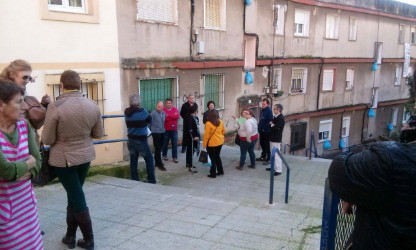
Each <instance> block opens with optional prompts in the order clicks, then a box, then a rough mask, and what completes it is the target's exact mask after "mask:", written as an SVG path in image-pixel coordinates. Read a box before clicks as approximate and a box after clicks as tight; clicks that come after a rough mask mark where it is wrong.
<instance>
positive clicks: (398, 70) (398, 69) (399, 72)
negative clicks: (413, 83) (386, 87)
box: [394, 64, 402, 86]
mask: <svg viewBox="0 0 416 250" xmlns="http://www.w3.org/2000/svg"><path fill="white" fill-rule="evenodd" d="M401 79H402V66H401V65H399V64H397V65H396V77H395V81H394V85H396V86H398V85H400V82H401Z"/></svg>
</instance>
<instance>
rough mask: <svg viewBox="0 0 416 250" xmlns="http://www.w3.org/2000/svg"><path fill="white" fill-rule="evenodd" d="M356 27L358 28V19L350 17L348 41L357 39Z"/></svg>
mask: <svg viewBox="0 0 416 250" xmlns="http://www.w3.org/2000/svg"><path fill="white" fill-rule="evenodd" d="M357 29H358V19H357V18H355V17H350V34H349V36H348V39H349V40H350V41H356V40H357Z"/></svg>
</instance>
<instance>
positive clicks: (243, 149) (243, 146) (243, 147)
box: [240, 139, 257, 167]
mask: <svg viewBox="0 0 416 250" xmlns="http://www.w3.org/2000/svg"><path fill="white" fill-rule="evenodd" d="M256 142H257V139H256V140H254V141H251V142H250V143H248V142H247V141H243V140H241V141H240V153H241V154H240V167H243V166H244V163H245V161H246V155H247V151H248V155H249V156H250V163H251V166H252V167H255V166H256V155H255V154H254V146H255V145H256Z"/></svg>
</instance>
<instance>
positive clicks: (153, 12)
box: [137, 0, 178, 24]
mask: <svg viewBox="0 0 416 250" xmlns="http://www.w3.org/2000/svg"><path fill="white" fill-rule="evenodd" d="M137 20H141V21H156V22H163V23H173V24H177V22H178V18H177V0H158V1H154V0H137Z"/></svg>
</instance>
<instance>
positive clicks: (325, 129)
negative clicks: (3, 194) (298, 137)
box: [318, 119, 332, 142]
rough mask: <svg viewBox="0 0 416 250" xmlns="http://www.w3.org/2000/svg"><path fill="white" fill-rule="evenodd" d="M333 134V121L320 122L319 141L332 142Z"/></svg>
mask: <svg viewBox="0 0 416 250" xmlns="http://www.w3.org/2000/svg"><path fill="white" fill-rule="evenodd" d="M331 133H332V119H329V120H324V121H320V122H319V135H318V141H319V142H323V141H325V140H328V141H330V140H331Z"/></svg>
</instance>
